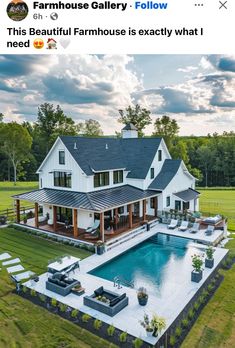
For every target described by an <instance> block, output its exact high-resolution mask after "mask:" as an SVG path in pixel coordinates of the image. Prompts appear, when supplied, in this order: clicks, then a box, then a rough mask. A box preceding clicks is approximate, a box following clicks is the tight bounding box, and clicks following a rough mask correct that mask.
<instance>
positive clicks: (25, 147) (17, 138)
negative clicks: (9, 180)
mask: <svg viewBox="0 0 235 348" xmlns="http://www.w3.org/2000/svg"><path fill="white" fill-rule="evenodd" d="M0 133H1V134H0V136H1V140H2V151H3V152H4V153H5V155H6V156H7V157H8V158H9V159H10V161H11V163H12V166H13V169H14V182H15V184H16V180H17V172H18V170H19V169H20V166H21V164H22V163H24V162H25V161H27V158H28V154H29V152H30V149H31V145H32V138H31V136H30V135H29V133H28V131H27V130H26V129H25V128H24V127H22V126H21V125H20V124H18V123H16V122H11V123H5V124H4V126H3V127H1V129H0Z"/></svg>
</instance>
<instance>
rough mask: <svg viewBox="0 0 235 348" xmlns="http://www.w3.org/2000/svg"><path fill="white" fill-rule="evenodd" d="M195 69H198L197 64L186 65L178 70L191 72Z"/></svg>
mask: <svg viewBox="0 0 235 348" xmlns="http://www.w3.org/2000/svg"><path fill="white" fill-rule="evenodd" d="M195 70H198V67H197V66H186V67H185V68H178V69H177V71H179V72H184V73H190V72H193V71H195Z"/></svg>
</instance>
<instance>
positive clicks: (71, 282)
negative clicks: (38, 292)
mask: <svg viewBox="0 0 235 348" xmlns="http://www.w3.org/2000/svg"><path fill="white" fill-rule="evenodd" d="M76 285H81V283H80V282H79V281H78V280H76V279H73V278H69V277H68V276H67V275H66V274H62V273H60V272H56V273H54V274H53V275H52V276H50V277H48V280H47V281H46V289H47V290H50V291H52V292H55V293H56V294H59V295H61V296H67V295H68V294H69V293H70V292H71V290H72V288H74V287H75V286H76Z"/></svg>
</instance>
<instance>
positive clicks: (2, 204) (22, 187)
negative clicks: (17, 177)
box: [0, 181, 38, 211]
mask: <svg viewBox="0 0 235 348" xmlns="http://www.w3.org/2000/svg"><path fill="white" fill-rule="evenodd" d="M37 188H38V182H17V183H16V186H14V183H13V182H7V181H6V182H0V211H1V210H5V209H7V208H10V209H12V208H13V203H14V201H13V199H12V197H11V196H13V195H16V194H19V193H23V192H27V191H32V190H36V189H37ZM29 204H30V203H29V202H27V205H29Z"/></svg>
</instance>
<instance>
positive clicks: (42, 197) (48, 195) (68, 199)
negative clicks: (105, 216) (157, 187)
mask: <svg viewBox="0 0 235 348" xmlns="http://www.w3.org/2000/svg"><path fill="white" fill-rule="evenodd" d="M156 195H157V192H156V191H151V190H146V191H143V190H140V189H138V188H136V187H134V186H130V185H123V186H119V187H116V188H110V189H105V190H100V191H94V192H89V193H84V192H75V191H65V190H57V189H50V188H44V189H40V190H35V191H31V192H26V193H22V194H19V195H14V196H13V197H14V198H15V199H20V200H26V201H32V202H38V203H41V204H42V203H46V204H51V205H58V206H62V207H63V206H64V207H71V208H80V209H86V210H93V211H104V210H108V209H111V208H114V207H119V206H122V205H125V204H128V203H131V202H136V201H139V200H142V199H145V198H150V197H153V196H156Z"/></svg>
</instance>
